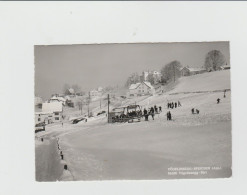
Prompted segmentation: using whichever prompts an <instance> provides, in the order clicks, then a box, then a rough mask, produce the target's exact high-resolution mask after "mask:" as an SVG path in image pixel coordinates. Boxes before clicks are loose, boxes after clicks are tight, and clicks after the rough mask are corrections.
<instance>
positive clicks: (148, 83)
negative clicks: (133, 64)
mask: <svg viewBox="0 0 247 195" xmlns="http://www.w3.org/2000/svg"><path fill="white" fill-rule="evenodd" d="M143 83H144V84H146V85H147V86H148V87H149V88H154V87H153V86H152V85H151V83H150V82H147V81H143Z"/></svg>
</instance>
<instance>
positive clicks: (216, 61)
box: [125, 50, 226, 87]
mask: <svg viewBox="0 0 247 195" xmlns="http://www.w3.org/2000/svg"><path fill="white" fill-rule="evenodd" d="M224 64H226V60H225V56H224V55H223V54H222V53H221V52H220V51H219V50H212V51H210V52H208V53H207V54H206V57H205V61H204V68H205V69H206V70H207V71H209V72H210V71H216V70H219V69H220V67H221V66H222V65H224ZM182 67H183V66H182V64H181V63H180V62H179V61H177V60H174V61H172V62H169V63H168V64H166V65H164V66H163V67H162V68H161V70H160V73H161V79H160V83H162V84H166V83H170V82H175V81H176V80H177V79H178V78H179V77H181V68H182ZM142 81H143V78H142V77H140V76H139V75H138V73H137V72H135V73H132V74H131V75H130V76H129V77H128V79H127V81H126V83H125V86H126V87H129V86H130V85H131V84H135V83H138V82H142ZM147 81H149V82H150V83H151V84H154V77H153V75H152V74H149V75H148V77H147Z"/></svg>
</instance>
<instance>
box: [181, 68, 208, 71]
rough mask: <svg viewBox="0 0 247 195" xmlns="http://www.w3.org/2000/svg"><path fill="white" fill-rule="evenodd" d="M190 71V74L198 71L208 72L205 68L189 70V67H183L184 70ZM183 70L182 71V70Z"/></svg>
mask: <svg viewBox="0 0 247 195" xmlns="http://www.w3.org/2000/svg"><path fill="white" fill-rule="evenodd" d="M184 68H185V69H188V70H189V71H190V72H196V71H202V70H206V69H204V68H189V67H183V68H182V69H184ZM182 69H181V70H182Z"/></svg>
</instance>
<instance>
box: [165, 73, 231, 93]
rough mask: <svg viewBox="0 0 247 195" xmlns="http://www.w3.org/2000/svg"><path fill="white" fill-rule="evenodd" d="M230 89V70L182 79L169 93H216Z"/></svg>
mask: <svg viewBox="0 0 247 195" xmlns="http://www.w3.org/2000/svg"><path fill="white" fill-rule="evenodd" d="M230 88H231V87H230V70H224V71H216V72H208V73H204V74H198V75H193V76H188V77H182V78H180V79H179V83H178V84H177V86H176V87H175V88H174V89H173V90H171V91H170V92H169V93H180V92H197V91H215V90H223V89H230Z"/></svg>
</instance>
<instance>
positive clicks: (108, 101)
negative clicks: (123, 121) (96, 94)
mask: <svg viewBox="0 0 247 195" xmlns="http://www.w3.org/2000/svg"><path fill="white" fill-rule="evenodd" d="M107 103H108V114H107V121H108V123H109V119H110V118H109V104H110V95H109V94H108V95H107Z"/></svg>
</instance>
